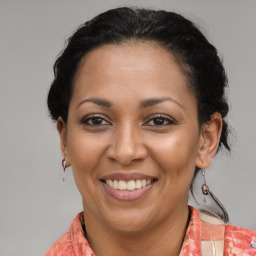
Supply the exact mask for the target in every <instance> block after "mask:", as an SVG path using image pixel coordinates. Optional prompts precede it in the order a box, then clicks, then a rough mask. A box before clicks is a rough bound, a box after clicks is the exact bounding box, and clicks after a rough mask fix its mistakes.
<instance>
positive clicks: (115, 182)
mask: <svg viewBox="0 0 256 256" xmlns="http://www.w3.org/2000/svg"><path fill="white" fill-rule="evenodd" d="M110 187H112V188H114V189H118V181H117V180H114V182H113V186H110Z"/></svg>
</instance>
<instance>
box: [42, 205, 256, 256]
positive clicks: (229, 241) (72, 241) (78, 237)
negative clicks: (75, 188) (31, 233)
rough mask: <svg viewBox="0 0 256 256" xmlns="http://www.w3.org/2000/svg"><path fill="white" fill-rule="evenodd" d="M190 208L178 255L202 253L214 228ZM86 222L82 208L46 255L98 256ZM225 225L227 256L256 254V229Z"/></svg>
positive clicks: (187, 255)
mask: <svg viewBox="0 0 256 256" xmlns="http://www.w3.org/2000/svg"><path fill="white" fill-rule="evenodd" d="M190 211H191V220H190V222H189V226H188V229H187V232H186V236H185V240H184V243H183V246H182V249H181V252H180V255H179V256H201V239H202V240H207V239H210V238H209V237H208V236H207V229H210V228H211V227H210V226H209V224H205V223H203V222H202V221H201V220H200V218H199V213H198V211H197V210H196V209H195V208H193V207H190ZM83 225H84V219H83V212H81V213H79V214H78V215H77V216H76V217H75V218H74V220H73V221H72V223H71V226H70V230H69V231H67V232H66V233H65V234H63V235H62V236H61V237H60V238H59V239H58V240H57V241H56V242H55V243H54V244H53V245H52V247H51V248H50V249H49V250H48V252H47V253H46V254H45V256H65V255H68V256H95V254H94V252H93V251H92V249H91V247H90V245H89V243H88V241H87V240H86V238H85V235H84V231H83V228H82V226H83ZM223 227H224V228H225V238H224V254H223V255H224V256H241V255H243V256H255V255H256V232H255V231H253V230H249V229H245V228H240V227H236V226H231V225H227V224H226V225H225V226H223ZM214 231H215V230H214ZM217 231H218V230H217ZM223 231H224V230H223ZM218 233H219V232H215V234H216V237H215V238H214V239H219V238H218ZM220 239H221V238H220Z"/></svg>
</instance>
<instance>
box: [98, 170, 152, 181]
mask: <svg viewBox="0 0 256 256" xmlns="http://www.w3.org/2000/svg"><path fill="white" fill-rule="evenodd" d="M155 179H157V177H153V176H150V175H147V174H143V173H138V172H134V173H123V172H115V173H110V174H106V175H104V176H102V177H101V178H100V180H124V181H129V180H155Z"/></svg>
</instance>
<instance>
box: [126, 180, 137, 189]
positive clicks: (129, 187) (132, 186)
mask: <svg viewBox="0 0 256 256" xmlns="http://www.w3.org/2000/svg"><path fill="white" fill-rule="evenodd" d="M126 188H127V190H134V189H135V181H134V180H130V181H128V182H127V185H126Z"/></svg>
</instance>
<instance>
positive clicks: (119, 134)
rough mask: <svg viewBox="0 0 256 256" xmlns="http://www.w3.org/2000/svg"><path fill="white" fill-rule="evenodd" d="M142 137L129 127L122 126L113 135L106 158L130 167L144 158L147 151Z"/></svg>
mask: <svg viewBox="0 0 256 256" xmlns="http://www.w3.org/2000/svg"><path fill="white" fill-rule="evenodd" d="M142 137H143V135H142V134H141V133H140V132H139V131H138V128H135V127H132V126H131V125H126V126H122V127H119V128H117V129H116V131H115V132H114V133H113V137H112V142H111V145H110V146H109V147H108V150H107V157H108V158H109V159H111V160H112V161H113V160H114V161H117V162H118V163H119V164H121V165H125V166H127V165H130V164H132V163H133V162H135V161H140V160H143V159H145V158H146V156H147V149H146V147H145V145H144V144H143V138H142Z"/></svg>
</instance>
